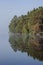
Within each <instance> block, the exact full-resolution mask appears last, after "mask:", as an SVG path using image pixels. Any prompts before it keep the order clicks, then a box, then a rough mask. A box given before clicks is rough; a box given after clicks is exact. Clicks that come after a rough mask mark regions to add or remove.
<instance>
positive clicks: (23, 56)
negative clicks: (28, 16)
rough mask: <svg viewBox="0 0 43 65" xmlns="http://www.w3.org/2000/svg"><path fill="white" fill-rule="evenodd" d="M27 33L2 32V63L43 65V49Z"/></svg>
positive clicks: (0, 56)
mask: <svg viewBox="0 0 43 65" xmlns="http://www.w3.org/2000/svg"><path fill="white" fill-rule="evenodd" d="M34 43H38V41H37V40H36V39H35V40H34V39H31V38H30V37H29V36H28V35H25V34H23V35H22V34H9V33H8V32H7V33H0V65H32V64H33V65H43V49H42V47H38V46H39V45H38V46H37V47H36V46H34V45H33V44H34Z"/></svg>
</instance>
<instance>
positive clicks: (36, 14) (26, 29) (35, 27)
mask: <svg viewBox="0 0 43 65" xmlns="http://www.w3.org/2000/svg"><path fill="white" fill-rule="evenodd" d="M42 21H43V7H39V8H36V9H35V8H34V9H33V10H32V11H30V12H27V14H26V15H21V16H19V17H17V16H16V15H15V16H14V17H13V19H12V20H11V23H10V24H9V30H10V32H13V33H31V34H36V33H39V32H40V27H39V24H41V23H43V22H42Z"/></svg>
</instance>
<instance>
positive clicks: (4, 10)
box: [0, 0, 43, 33]
mask: <svg viewBox="0 0 43 65" xmlns="http://www.w3.org/2000/svg"><path fill="white" fill-rule="evenodd" d="M39 6H43V0H0V33H3V32H7V30H6V29H7V26H8V22H9V21H10V19H11V18H12V17H13V16H14V15H15V14H16V15H21V14H25V13H27V11H28V10H31V9H33V8H36V7H39Z"/></svg>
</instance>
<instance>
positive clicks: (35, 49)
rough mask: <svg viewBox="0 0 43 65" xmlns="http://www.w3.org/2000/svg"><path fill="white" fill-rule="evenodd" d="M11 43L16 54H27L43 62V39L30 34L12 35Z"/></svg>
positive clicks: (10, 36)
mask: <svg viewBox="0 0 43 65" xmlns="http://www.w3.org/2000/svg"><path fill="white" fill-rule="evenodd" d="M9 42H10V44H11V47H12V48H13V50H14V51H15V52H17V51H21V52H26V53H27V55H28V56H29V55H30V56H32V57H33V58H34V59H38V60H39V61H43V38H40V37H38V36H29V34H19V33H17V34H16V33H15V34H10V35H9Z"/></svg>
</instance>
